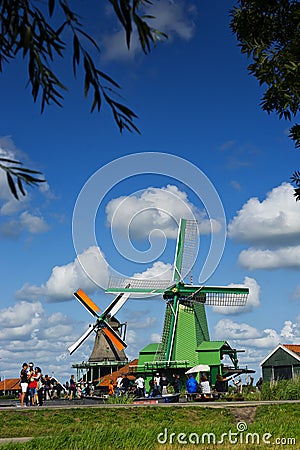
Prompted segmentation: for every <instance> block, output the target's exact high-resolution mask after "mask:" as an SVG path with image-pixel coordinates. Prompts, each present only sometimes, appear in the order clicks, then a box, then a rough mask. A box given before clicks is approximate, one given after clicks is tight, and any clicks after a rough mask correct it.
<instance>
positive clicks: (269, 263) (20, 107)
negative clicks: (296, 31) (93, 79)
mask: <svg viewBox="0 0 300 450" xmlns="http://www.w3.org/2000/svg"><path fill="white" fill-rule="evenodd" d="M155 3H157V5H156V6H155V9H154V11H153V14H154V15H155V14H157V16H158V17H159V18H160V19H159V21H158V23H157V28H159V29H162V30H163V31H165V32H166V33H167V34H168V35H169V39H168V41H167V42H165V43H161V44H159V45H158V46H157V47H156V48H155V49H154V50H153V51H152V52H151V53H150V54H149V55H147V56H145V55H144V54H142V53H141V51H139V49H138V46H137V45H136V43H135V40H134V41H133V45H132V51H131V52H130V53H128V52H127V51H126V49H124V47H123V41H124V36H123V34H122V33H120V30H119V28H118V26H117V24H116V23H115V22H114V21H113V15H112V14H111V11H110V9H109V7H108V4H109V2H107V5H103V10H102V11H101V9H99V11H98V14H97V15H96V14H95V12H94V11H93V10H92V6H91V9H90V10H87V11H82V14H83V16H84V17H86V18H87V23H88V25H89V27H90V29H91V30H92V31H91V32H92V34H93V37H94V38H95V39H96V40H97V41H98V42H99V43H100V46H101V47H102V53H101V56H100V59H99V66H101V68H102V69H103V70H104V71H106V72H107V73H109V74H110V75H111V76H112V77H113V78H115V79H116V81H118V82H119V83H120V84H121V86H122V95H123V97H124V101H125V102H126V104H127V105H128V106H129V107H131V108H132V109H133V110H134V111H135V112H136V113H137V114H138V116H139V119H138V120H137V122H136V125H137V126H138V127H139V129H140V130H141V134H140V135H139V134H136V133H133V134H131V133H126V132H124V134H122V135H120V134H119V132H118V130H117V127H116V125H115V124H114V122H113V119H112V116H111V114H110V111H109V110H108V108H107V107H105V106H104V108H103V110H102V111H101V112H100V113H99V114H98V113H93V114H90V112H89V109H90V103H89V102H90V101H91V99H89V100H84V99H83V94H82V79H81V78H80V74H79V76H78V79H77V80H73V78H72V73H71V64H70V61H69V60H68V57H66V58H65V60H64V61H62V62H60V63H59V67H60V68H61V70H62V71H63V72H62V73H63V75H62V76H63V81H64V82H65V83H66V84H67V85H68V87H69V92H68V93H66V95H65V99H64V107H63V108H58V107H56V106H55V105H52V106H50V107H48V108H46V110H45V112H44V113H43V114H42V115H41V114H40V108H39V105H38V104H34V103H33V101H32V98H31V96H30V92H29V89H28V88H26V82H27V74H26V70H25V66H24V64H23V62H22V60H18V61H14V62H12V63H11V64H9V65H7V66H6V67H5V71H4V73H3V74H1V84H0V90H1V106H2V108H1V131H0V136H1V137H0V149H1V155H3V156H4V155H8V156H10V157H15V158H18V159H21V160H22V161H23V162H24V164H26V166H27V167H32V168H35V169H36V170H40V171H42V172H43V173H44V174H45V177H46V179H47V183H46V184H45V185H43V186H42V187H41V188H40V189H31V188H28V190H27V196H26V197H25V198H22V200H21V201H19V202H17V201H16V200H15V199H14V198H13V197H12V196H11V194H10V192H9V191H8V188H7V186H6V183H5V179H4V177H3V174H0V186H1V190H0V242H1V253H2V271H1V273H2V276H1V309H0V342H1V345H0V358H1V359H0V374H1V376H2V377H3V376H5V377H7V378H8V377H14V376H18V374H19V369H20V366H21V364H22V363H23V361H26V360H27V361H28V360H33V361H34V362H35V363H36V364H38V365H40V366H41V368H42V370H43V372H44V373H46V372H48V373H52V372H54V373H55V375H56V376H57V377H58V378H60V379H62V380H64V379H65V378H66V379H67V378H68V377H69V374H70V373H72V372H73V370H72V368H71V365H72V363H73V362H75V361H82V360H86V359H87V358H88V357H89V355H90V352H91V348H92V345H93V338H92V337H91V338H90V339H89V340H88V341H87V342H86V343H85V344H84V345H83V346H81V347H80V349H78V350H77V351H76V352H75V353H74V354H73V355H72V356H71V357H70V356H69V355H68V353H67V350H66V349H67V347H68V346H69V345H70V344H72V343H73V342H74V341H75V340H76V339H77V338H78V337H79V336H80V334H82V333H83V332H84V331H85V329H86V327H87V325H88V323H89V322H90V316H89V314H88V313H87V312H85V311H84V310H83V308H82V307H81V306H80V305H79V304H78V303H77V302H76V300H75V299H74V298H73V297H72V292H74V291H76V290H77V289H78V288H80V287H81V288H83V289H85V290H86V292H87V293H89V294H90V295H91V297H92V298H93V299H94V301H96V302H97V303H98V304H99V306H100V307H101V308H102V309H104V308H105V306H106V305H108V304H109V302H110V301H111V300H112V297H110V296H109V295H107V294H104V291H103V289H102V288H101V287H99V286H102V287H103V286H104V285H105V283H107V279H108V276H109V273H110V270H111V268H114V269H115V270H117V271H118V272H120V273H121V274H124V275H126V276H132V275H134V274H136V273H139V274H142V273H144V272H145V271H146V270H147V269H148V273H149V270H150V273H152V274H153V275H159V274H160V275H161V273H162V272H164V271H165V270H166V271H168V270H169V269H170V264H172V263H173V255H174V251H175V239H174V237H175V236H176V221H177V220H178V219H179V218H180V216H181V215H184V214H185V211H186V209H185V208H188V209H189V211H192V212H193V214H195V216H196V217H198V218H200V224H201V227H202V233H201V235H200V250H199V258H198V261H197V263H196V267H195V270H194V281H195V279H196V278H197V276H198V275H199V273H200V271H201V267H202V265H203V263H204V261H205V259H206V257H207V253H208V249H209V244H210V241H211V235H210V234H207V233H208V231H207V230H208V226H207V225H209V224H213V233H215V236H216V239H217V241H218V239H219V237H220V233H222V232H226V236H227V239H226V244H225V248H224V252H223V253H222V257H221V260H220V263H219V264H218V266H217V267H216V268H215V270H214V271H212V272H213V273H211V276H210V278H209V279H208V280H207V281H205V282H206V284H208V285H224V286H226V285H229V284H231V283H234V284H242V285H244V284H245V285H247V286H249V287H250V292H251V294H250V297H249V302H248V305H247V306H246V307H245V308H244V309H243V310H242V311H240V310H238V311H233V310H231V311H229V310H213V308H207V314H208V321H209V328H210V335H211V339H226V340H228V341H229V342H230V343H231V344H232V345H233V346H236V347H237V348H242V349H245V350H246V352H245V353H242V354H241V363H242V364H244V365H248V367H251V368H254V369H255V370H258V372H257V374H256V376H257V377H258V376H259V375H260V372H259V362H260V361H261V360H262V359H263V358H264V357H265V356H266V355H267V354H268V352H269V351H270V350H272V349H273V348H274V347H275V346H276V345H277V344H278V343H283V344H284V343H294V344H296V343H300V315H299V301H300V284H299V276H298V271H299V261H300V257H299V256H300V228H299V220H298V217H299V207H300V205H299V204H297V203H296V202H295V201H294V198H293V188H292V186H291V185H290V183H289V178H290V176H291V174H292V173H293V171H294V170H295V169H298V167H299V166H298V161H299V160H298V154H297V151H296V150H294V148H293V145H292V143H291V141H290V140H289V138H288V136H287V135H288V128H289V123H288V122H285V121H279V120H278V119H277V117H275V116H268V115H267V114H266V113H264V112H263V111H261V109H260V106H259V103H260V98H261V95H262V89H261V88H260V87H259V86H258V83H257V82H256V80H255V79H253V78H251V77H250V76H249V75H248V73H247V69H246V68H247V60H246V58H245V57H244V56H243V55H241V54H240V51H239V48H238V47H237V42H236V40H235V37H234V36H233V35H232V34H231V32H230V30H229V14H228V8H229V7H230V5H229V4H228V2H217V1H211V2H193V1H190V2H183V1H180V0H174V1H168V0H161V1H159V2H155ZM100 12H101V14H100ZM94 17H99V19H97V21H96V20H95V19H94ZM134 39H135V37H134ZM148 152H152V154H151V155H150V156H149V158H151V166H153V167H152V169H151V172H152V173H146V172H147V153H148ZM135 154H136V155H137V154H142V155H141V156H136V158H133V157H132V156H131V155H135ZM163 154H164V155H166V156H162V155H163ZM126 156H127V157H128V158H129V159H126V158H124V157H126ZM175 157H177V159H176V158H175ZM122 158H123V159H122ZM138 158H141V161H142V168H141V166H140V165H139V163H138V160H139V159H138ZM162 158H167V159H166V161H169V164H170V165H169V167H168V170H165V168H164V167H163V165H162ZM178 158H182V169H179V168H178V165H177V162H178ZM126 161H127V162H129V164H127V162H126ZM188 164H192V165H193V166H194V167H195V168H196V169H197V170H198V175H199V179H198V175H195V176H193V177H190V172H189V169H188ZM104 168H105V176H104V178H101V175H102V174H103V170H104ZM116 168H117V169H118V171H119V172H118V173H117V174H116ZM196 169H195V170H196ZM197 170H196V172H197ZM133 172H134V175H132V173H133ZM196 172H195V173H196ZM200 174H204V175H205V176H206V177H207V179H208V180H209V183H211V185H212V186H213V187H214V189H215V191H216V192H217V193H218V196H219V198H220V201H221V204H222V207H223V208H224V213H225V217H226V224H225V222H224V220H223V219H224V218H223V219H222V217H220V216H218V217H217V216H214V212H211V211H210V210H211V208H212V207H213V205H214V202H215V201H216V198H217V196H215V195H213V196H212V205H211V204H203V201H202V200H203V198H204V197H205V183H204V182H203V178H201V175H200ZM93 177H94V178H93ZM118 177H119V178H118ZM189 177H190V179H189ZM92 180H95V181H96V184H95V186H96V187H95V188H94V197H93V201H95V202H96V201H97V199H98V196H99V201H98V204H97V209H96V210H93V209H92V208H94V205H92V206H90V204H89V203H88V202H87V203H86V204H85V205H84V207H85V211H84V212H85V215H84V217H85V219H87V220H88V221H89V223H94V226H95V242H96V245H94V243H93V242H92V241H93V239H92V238H91V237H90V235H89V234H88V233H87V234H85V229H83V230H82V229H81V232H82V235H81V237H80V245H79V247H80V246H82V247H80V248H78V247H76V245H75V247H74V242H73V236H72V228H73V229H74V221H73V213H74V208H75V205H78V198H80V196H79V194H80V192H81V191H82V189H83V188H84V186H85V187H89V186H90V185H91V184H90V183H92ZM105 183H106V184H107V186H108V187H109V189H107V190H105V192H103V190H104V186H105V185H106V184H105ZM127 197H128V198H127ZM100 198H101V201H100ZM120 199H122V200H125V203H124V204H123V205H125V208H124V207H123V209H122V207H120V208H119V210H117V209H116V208H117V206H119V205H120ZM76 202H77V203H76ZM80 207H83V205H82V204H81V205H80ZM205 208H206V210H205ZM212 209H213V208H212ZM116 211H117V212H118V213H116ZM141 211H143V212H141ZM114 214H115V216H114ZM112 218H114V219H112ZM76 225H78V223H77V222H76V223H75V229H77V228H76ZM79 225H80V224H79ZM79 229H80V227H79ZM128 229H129V231H130V237H131V239H132V243H133V245H134V246H135V247H136V249H137V250H139V251H140V252H146V251H147V249H149V241H148V235H149V232H150V231H151V230H154V229H160V230H161V232H162V233H164V235H165V236H166V249H165V251H163V252H162V254H161V255H159V254H156V255H154V256H153V257H152V256H151V255H150V257H149V258H148V257H147V258H148V259H149V261H148V262H147V263H146V264H145V263H143V261H145V260H144V259H143V257H142V258H141V261H142V262H137V263H134V261H133V259H134V257H132V256H128V255H127V259H126V251H128V247H127V248H126V246H125V244H126V240H124V236H125V234H126V232H127V230H128ZM160 236H161V235H160ZM77 237H78V236H75V240H76V238H77ZM113 237H114V238H115V239H116V240H117V246H116V241H114V240H113ZM152 238H153V241H152V243H153V245H154V249H156V247H155V245H157V246H160V245H161V242H162V241H161V239H159V238H158V237H157V233H156V234H155V233H154V234H152ZM89 239H90V240H89ZM221 241H222V240H220V241H218V242H219V244H218V245H221ZM127 244H128V242H127ZM122 245H124V248H120V246H121V247H122ZM97 246H98V249H97ZM99 249H100V251H101V253H99ZM219 250H220V249H219ZM121 251H123V253H124V252H125V257H124V256H122V255H121V254H120V252H121ZM101 255H102V256H101ZM144 256H145V255H144ZM151 258H152V259H151ZM78 259H80V260H81V261H84V264H85V269H86V270H87V271H88V272H89V276H90V277H91V278H93V279H94V281H95V282H96V283H97V284H95V283H94V282H92V281H91V278H90V277H88V276H87V275H86V274H85V273H84V271H83V270H82V269H81V266H80V264H79V263H78ZM128 259H129V260H128ZM163 315H164V303H163V301H162V300H161V299H143V300H136V299H131V300H128V301H127V303H126V304H125V305H124V307H123V308H122V310H120V311H119V313H118V318H119V320H121V321H127V322H128V333H127V343H128V349H127V355H128V357H129V358H133V357H136V356H137V355H138V351H139V349H141V348H143V347H144V346H145V345H146V344H147V343H149V342H151V341H156V340H157V338H159V335H160V333H161V331H162V323H163Z"/></svg>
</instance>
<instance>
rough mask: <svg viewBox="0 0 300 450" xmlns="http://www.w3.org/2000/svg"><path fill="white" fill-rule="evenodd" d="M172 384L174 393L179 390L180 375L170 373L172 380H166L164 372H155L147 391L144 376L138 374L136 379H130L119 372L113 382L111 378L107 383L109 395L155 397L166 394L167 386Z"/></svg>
mask: <svg viewBox="0 0 300 450" xmlns="http://www.w3.org/2000/svg"><path fill="white" fill-rule="evenodd" d="M169 386H172V387H173V390H174V392H175V393H179V392H180V388H181V382H180V376H179V375H177V374H173V375H172V380H171V381H170V380H168V378H167V376H166V374H165V373H162V374H160V373H159V372H157V373H155V374H154V375H153V376H152V378H151V379H150V381H149V388H150V389H149V391H148V392H147V389H146V384H145V380H144V378H143V377H142V376H141V375H140V376H139V377H138V378H136V380H134V381H131V380H130V379H129V378H128V376H127V374H121V375H119V376H118V378H117V379H116V382H114V380H113V379H111V380H110V381H109V384H108V395H109V396H117V397H118V396H121V395H132V396H135V397H146V396H149V397H151V398H152V397H157V396H161V395H167V393H168V390H167V389H168V387H169Z"/></svg>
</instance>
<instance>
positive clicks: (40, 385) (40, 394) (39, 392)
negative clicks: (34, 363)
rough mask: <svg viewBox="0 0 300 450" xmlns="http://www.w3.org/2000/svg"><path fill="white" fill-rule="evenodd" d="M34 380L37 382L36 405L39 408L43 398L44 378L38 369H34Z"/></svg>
mask: <svg viewBox="0 0 300 450" xmlns="http://www.w3.org/2000/svg"><path fill="white" fill-rule="evenodd" d="M35 378H36V381H37V397H36V398H37V403H38V405H39V406H42V405H43V396H44V378H43V375H42V371H41V369H40V368H39V367H36V368H35Z"/></svg>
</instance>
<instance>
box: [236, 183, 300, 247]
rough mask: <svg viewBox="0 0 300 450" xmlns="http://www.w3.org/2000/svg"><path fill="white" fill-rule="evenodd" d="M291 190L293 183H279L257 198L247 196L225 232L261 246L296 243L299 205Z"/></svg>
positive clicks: (292, 189) (299, 238) (299, 230)
mask: <svg viewBox="0 0 300 450" xmlns="http://www.w3.org/2000/svg"><path fill="white" fill-rule="evenodd" d="M293 194H294V188H293V186H292V185H291V184H289V183H282V184H281V185H280V186H278V187H276V188H274V189H272V191H271V192H269V193H268V194H267V196H266V198H265V199H264V200H263V201H261V202H260V201H259V199H258V198H251V199H250V200H248V202H247V203H246V204H245V205H244V206H243V207H242V209H241V210H240V211H239V212H238V214H237V216H236V217H234V218H233V220H232V221H231V222H230V223H229V225H228V236H229V237H230V238H232V239H236V240H237V241H239V242H244V243H248V244H251V245H255V246H256V245H259V246H262V247H263V248H266V246H271V245H272V246H276V247H281V246H285V245H295V244H297V243H299V242H300V228H299V205H298V204H297V203H296V202H295V197H294V196H293Z"/></svg>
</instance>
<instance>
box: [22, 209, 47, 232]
mask: <svg viewBox="0 0 300 450" xmlns="http://www.w3.org/2000/svg"><path fill="white" fill-rule="evenodd" d="M20 223H21V225H22V226H23V228H24V229H26V230H28V231H29V232H30V233H31V234H37V233H44V232H45V231H47V230H48V229H49V225H48V224H47V223H46V222H45V220H44V219H43V218H42V217H40V216H36V215H34V214H31V213H30V212H28V211H24V212H22V214H21V215H20Z"/></svg>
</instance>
